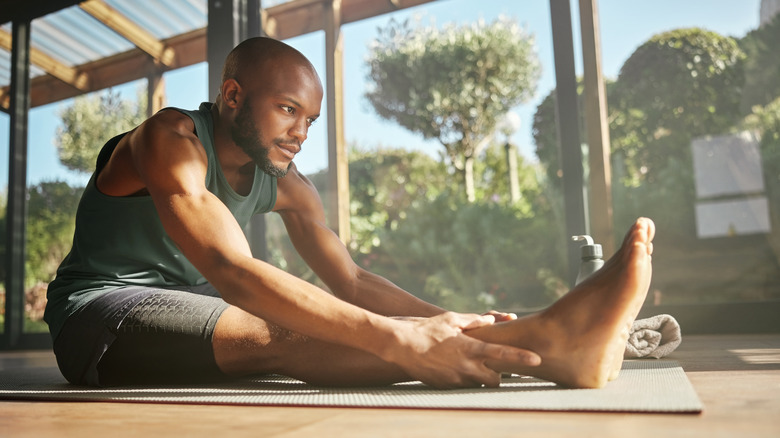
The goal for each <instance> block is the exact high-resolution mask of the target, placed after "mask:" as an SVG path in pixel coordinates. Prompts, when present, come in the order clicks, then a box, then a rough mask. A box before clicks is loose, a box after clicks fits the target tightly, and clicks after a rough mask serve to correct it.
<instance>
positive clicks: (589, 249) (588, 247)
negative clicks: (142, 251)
mask: <svg viewBox="0 0 780 438" xmlns="http://www.w3.org/2000/svg"><path fill="white" fill-rule="evenodd" d="M571 240H574V241H580V240H584V241H585V245H582V246H581V247H580V256H582V258H583V259H584V258H588V259H592V258H602V257H604V252H603V251H602V249H601V245H599V244H598V243H593V238H592V237H590V236H588V235H587V234H584V235H581V236H571Z"/></svg>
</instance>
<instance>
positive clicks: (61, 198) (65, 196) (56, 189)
mask: <svg viewBox="0 0 780 438" xmlns="http://www.w3.org/2000/svg"><path fill="white" fill-rule="evenodd" d="M83 190H84V189H83V188H74V187H70V186H69V185H68V184H67V183H65V182H62V181H57V182H41V183H39V184H37V185H35V186H31V187H29V188H28V190H27V196H28V202H29V204H28V211H29V214H28V218H27V260H26V265H25V269H26V275H25V284H26V285H27V287H30V286H32V285H35V284H36V283H41V282H43V283H48V282H49V281H51V280H53V279H54V274H55V273H56V271H57V267H58V266H59V264H60V262H62V259H63V258H65V255H66V254H67V253H68V251H70V247H71V240H72V238H73V230H74V227H75V217H76V208H77V206H78V202H79V199H80V198H81V193H82V192H83Z"/></svg>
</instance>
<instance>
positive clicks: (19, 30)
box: [3, 21, 30, 347]
mask: <svg viewBox="0 0 780 438" xmlns="http://www.w3.org/2000/svg"><path fill="white" fill-rule="evenodd" d="M12 34H13V47H12V51H11V133H10V145H9V153H8V205H7V211H6V229H5V233H6V238H5V241H6V248H5V250H6V254H5V275H6V277H5V296H6V301H5V333H4V336H3V344H5V345H6V346H8V347H15V346H16V345H17V344H18V343H19V340H20V338H21V335H22V331H23V329H24V261H25V248H24V247H25V237H26V223H25V220H26V218H27V124H28V114H29V110H30V22H29V21H14V22H13V25H12Z"/></svg>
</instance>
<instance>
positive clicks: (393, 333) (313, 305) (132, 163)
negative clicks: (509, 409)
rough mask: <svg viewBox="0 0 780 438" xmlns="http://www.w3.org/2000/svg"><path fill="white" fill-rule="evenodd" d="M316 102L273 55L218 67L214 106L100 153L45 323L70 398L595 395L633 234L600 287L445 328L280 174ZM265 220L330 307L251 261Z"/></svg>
mask: <svg viewBox="0 0 780 438" xmlns="http://www.w3.org/2000/svg"><path fill="white" fill-rule="evenodd" d="M322 96H323V92H322V85H321V83H320V80H319V78H318V76H317V73H316V72H315V70H314V68H313V67H312V65H311V64H310V63H309V61H308V60H307V59H306V58H305V57H304V56H303V55H302V54H301V53H299V52H297V51H296V50H294V49H292V48H291V47H289V46H287V45H285V44H284V43H281V42H279V41H276V40H273V39H269V38H253V39H250V40H247V41H244V42H243V43H241V44H240V45H238V46H237V47H236V48H235V49H234V50H233V51H232V52H231V53H230V54H229V56H228V58H227V60H226V63H225V68H224V72H223V81H222V87H221V89H220V94H219V96H218V98H217V99H216V100H217V101H216V103H215V104H213V105H211V104H203V105H201V108H200V109H199V110H198V111H184V110H177V109H167V110H164V111H160V112H159V113H157V114H156V115H154V116H153V117H151V118H150V119H149V120H147V121H146V122H144V123H143V124H141V125H140V126H139V127H138V128H136V129H135V130H133V131H131V132H129V133H126V134H122V135H120V136H117V137H115V138H113V139H112V140H110V141H109V142H108V143H107V144H106V146H105V147H104V148H103V150H102V151H101V153H100V156H99V158H98V160H97V166H96V170H95V173H94V175H93V177H92V178H91V180H90V182H89V183H88V185H87V187H86V189H85V192H84V195H83V197H82V200H81V203H80V205H79V210H78V213H77V215H76V232H75V236H74V241H73V249H72V250H71V252H70V254H69V255H68V256H67V258H66V259H65V260H64V261H63V263H62V265H61V266H60V269H59V270H58V274H57V278H56V279H55V280H54V281H53V282H52V283H51V285H50V287H49V293H48V298H49V302H48V305H47V309H46V315H45V319H46V321H47V322H48V323H49V326H50V331H51V334H52V336H53V338H54V350H55V353H56V355H57V360H58V364H59V366H60V369H61V370H62V372H63V375H64V376H65V377H66V378H67V379H68V380H69V381H71V382H73V383H79V384H90V385H118V384H130V383H139V382H147V383H148V382H168V383H170V382H174V381H179V382H193V381H205V380H215V379H220V378H225V377H228V376H240V375H246V374H256V373H279V374H285V375H289V376H292V377H296V378H299V379H302V380H305V381H308V382H311V383H316V384H322V385H369V384H370V385H375V384H386V383H392V382H398V381H403V380H410V379H419V380H421V381H423V382H425V383H428V384H430V385H432V386H435V387H440V388H451V387H464V386H480V385H486V386H497V385H498V384H499V383H500V372H502V371H509V372H518V373H523V374H531V375H536V376H539V377H542V378H548V379H550V380H553V381H556V382H559V383H562V384H565V385H570V386H588V387H592V386H601V385H603V384H604V383H605V382H606V380H607V379H609V378H611V377H614V375H615V373H616V372H617V371H618V370H619V369H620V365H621V363H622V352H623V348H624V346H625V339H626V337H627V329H628V327H629V326H630V324H631V322H632V321H633V319H634V318H635V317H636V314H637V312H638V311H639V307H640V306H641V304H642V302H643V300H644V296H645V294H646V292H647V288H648V286H649V281H650V254H651V252H652V244H651V241H652V237H653V233H654V228H653V224H652V222H651V221H649V220H646V219H641V220H639V221H637V223H636V224H634V226H633V227H632V228H631V230H630V231H629V233H628V235H627V237H626V241H625V242H624V245H623V248H622V249H621V250H620V252H619V253H618V254H617V255H616V256H615V257H613V258H612V259H611V260H610V261H609V262H608V263H607V264H606V266H605V267H604V268H603V269H602V270H601V272H600V273H599V274H598V275H594V276H593V277H592V279H590V280H589V281H586V282H585V283H583V285H582V286H581V287H579V288H578V289H575V290H574V291H572V292H571V293H569V294H568V295H566V296H565V297H564V298H563V299H561V300H560V301H559V302H558V303H556V304H555V305H553V306H552V307H550V308H549V309H547V310H545V311H544V312H541V313H539V314H536V315H532V316H529V317H525V318H521V319H516V317H515V316H514V315H509V314H504V313H499V312H490V313H489V314H487V315H466V314H456V313H450V312H445V311H444V310H443V309H440V308H439V307H436V306H434V305H432V304H429V303H426V302H424V301H422V300H419V299H418V298H416V297H414V296H413V295H411V294H409V293H407V292H405V291H403V290H401V289H400V288H398V287H397V286H395V285H394V284H392V283H391V282H389V281H387V280H386V279H384V278H381V277H379V276H376V275H374V274H371V273H369V272H367V271H365V270H363V269H361V268H359V267H358V266H357V265H356V264H355V263H354V262H353V261H352V259H351V258H350V256H349V253H348V252H347V250H346V248H345V247H344V245H343V244H342V243H341V242H340V240H339V239H338V238H337V236H336V235H335V234H334V233H333V232H332V231H331V230H330V229H329V228H328V227H327V226H326V225H325V217H324V212H323V208H322V204H321V201H320V199H319V196H318V194H317V192H316V190H315V189H314V187H313V186H312V184H311V183H310V182H309V181H308V180H307V179H306V178H305V177H304V176H303V175H302V174H300V173H299V172H298V171H297V169H296V168H295V165H294V164H293V158H294V157H295V155H296V154H297V153H298V152H299V151H300V150H301V145H302V144H303V142H304V141H305V140H306V135H307V130H308V128H309V126H310V125H311V124H312V123H313V122H314V121H315V120H316V119H317V117H318V116H319V113H320V104H321V101H322ZM268 211H275V212H277V213H279V214H280V215H281V217H282V219H283V221H284V224H285V226H286V228H287V230H288V233H289V235H290V238H291V240H292V242H293V243H294V245H295V247H296V249H297V251H298V252H299V253H300V254H301V256H302V257H303V258H304V260H305V261H306V262H307V263H308V264H309V266H311V267H312V269H313V270H314V272H316V273H317V275H318V276H319V277H320V278H321V279H322V280H323V281H324V282H325V283H326V284H327V285H328V287H329V288H330V289H331V290H332V292H333V293H334V295H335V296H334V295H331V294H328V293H327V292H325V291H323V290H321V289H319V288H317V287H315V286H314V285H312V284H309V283H306V282H304V281H302V280H300V279H298V278H295V277H293V276H291V275H289V274H287V273H286V272H284V271H281V270H279V269H276V268H275V267H273V266H271V265H269V264H267V263H264V262H263V261H260V260H257V259H254V258H252V255H251V252H250V249H249V246H248V244H247V241H246V239H245V237H244V235H243V233H242V226H243V225H244V224H245V223H246V222H247V221H248V220H249V218H250V216H251V215H253V214H259V213H265V212H268Z"/></svg>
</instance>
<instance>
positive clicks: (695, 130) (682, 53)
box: [610, 28, 745, 179]
mask: <svg viewBox="0 0 780 438" xmlns="http://www.w3.org/2000/svg"><path fill="white" fill-rule="evenodd" d="M744 57H745V56H744V53H743V52H742V51H741V50H740V49H739V47H738V45H737V42H736V40H734V39H733V38H730V37H724V36H721V35H719V34H717V33H715V32H710V31H705V30H702V29H697V28H693V29H678V30H673V31H670V32H665V33H661V34H658V35H655V36H654V37H652V38H651V39H650V40H648V41H647V42H645V43H644V44H642V45H641V46H640V47H639V48H637V49H636V51H634V53H633V54H632V55H631V56H630V57H629V58H628V60H626V62H625V64H624V65H623V67H622V68H621V70H620V75H619V77H618V80H617V84H616V89H615V92H614V93H613V95H612V96H610V97H611V99H612V100H611V101H610V107H611V108H614V110H615V111H619V112H622V115H621V118H622V121H623V123H622V124H621V125H619V127H621V128H622V130H621V129H619V130H618V132H615V134H616V135H615V136H614V137H615V139H614V141H613V145H612V146H613V149H614V150H621V151H623V153H624V156H625V157H631V158H632V159H634V160H639V161H640V162H641V165H640V166H635V167H637V168H638V169H643V170H642V171H643V172H644V174H645V176H644V177H645V178H648V179H652V178H654V177H656V176H657V175H658V172H660V171H661V169H663V168H664V167H665V166H666V165H667V163H668V162H669V161H670V160H672V161H675V160H676V161H682V162H684V163H690V157H689V155H690V151H689V149H690V142H691V139H693V138H696V137H699V136H702V135H716V134H723V133H726V132H728V131H729V129H730V128H732V127H733V126H734V124H735V123H736V122H737V121H738V120H739V119H740V111H739V103H740V98H741V91H742V85H743V84H744V77H745V76H744ZM637 128H640V129H637ZM632 136H633V137H635V138H632Z"/></svg>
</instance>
